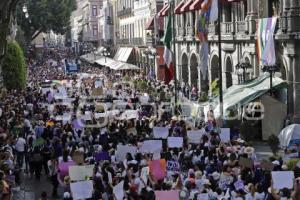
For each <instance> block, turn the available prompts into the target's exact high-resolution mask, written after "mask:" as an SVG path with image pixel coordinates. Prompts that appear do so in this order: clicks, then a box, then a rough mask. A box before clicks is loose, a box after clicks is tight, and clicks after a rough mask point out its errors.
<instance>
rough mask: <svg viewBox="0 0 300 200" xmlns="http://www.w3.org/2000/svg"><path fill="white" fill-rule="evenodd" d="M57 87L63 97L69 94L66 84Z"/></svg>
mask: <svg viewBox="0 0 300 200" xmlns="http://www.w3.org/2000/svg"><path fill="white" fill-rule="evenodd" d="M57 89H58V91H59V94H60V95H62V96H63V97H65V96H68V95H67V90H66V88H65V86H59V87H58V88H57Z"/></svg>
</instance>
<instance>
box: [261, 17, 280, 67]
mask: <svg viewBox="0 0 300 200" xmlns="http://www.w3.org/2000/svg"><path fill="white" fill-rule="evenodd" d="M269 21H270V22H269V23H271V29H270V30H269V31H267V32H266V40H265V41H266V42H265V49H264V52H263V55H262V59H261V60H262V62H263V65H275V64H276V54H275V44H274V31H275V27H276V22H277V17H272V18H271V19H270V20H269ZM269 23H268V24H269Z"/></svg>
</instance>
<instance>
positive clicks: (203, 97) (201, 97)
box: [199, 92, 209, 102]
mask: <svg viewBox="0 0 300 200" xmlns="http://www.w3.org/2000/svg"><path fill="white" fill-rule="evenodd" d="M208 100H209V98H208V95H207V93H205V92H203V93H201V96H200V98H199V102H206V101H208Z"/></svg>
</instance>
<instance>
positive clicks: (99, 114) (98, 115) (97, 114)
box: [94, 113, 108, 119]
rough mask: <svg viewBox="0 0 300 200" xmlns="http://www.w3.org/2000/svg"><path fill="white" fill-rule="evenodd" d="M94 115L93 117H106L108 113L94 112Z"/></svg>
mask: <svg viewBox="0 0 300 200" xmlns="http://www.w3.org/2000/svg"><path fill="white" fill-rule="evenodd" d="M94 117H95V119H99V118H104V117H108V114H107V113H95V114H94Z"/></svg>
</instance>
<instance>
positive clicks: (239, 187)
mask: <svg viewBox="0 0 300 200" xmlns="http://www.w3.org/2000/svg"><path fill="white" fill-rule="evenodd" d="M234 187H235V190H236V191H238V190H243V189H244V187H245V185H244V182H243V181H241V180H239V181H236V182H235V183H234Z"/></svg>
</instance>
